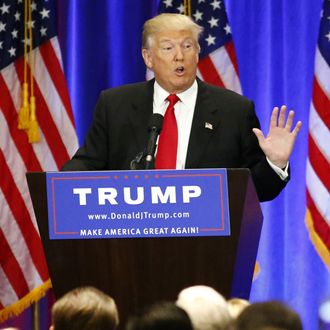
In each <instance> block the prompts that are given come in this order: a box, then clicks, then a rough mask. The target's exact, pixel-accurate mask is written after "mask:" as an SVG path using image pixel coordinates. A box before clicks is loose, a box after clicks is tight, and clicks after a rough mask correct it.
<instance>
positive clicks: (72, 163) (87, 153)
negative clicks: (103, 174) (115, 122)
mask: <svg viewBox="0 0 330 330" xmlns="http://www.w3.org/2000/svg"><path fill="white" fill-rule="evenodd" d="M106 116H107V105H106V101H105V95H104V92H102V93H101V95H100V98H99V100H98V102H97V105H96V109H95V112H94V118H93V123H92V126H91V128H90V130H89V132H88V134H87V136H86V139H85V142H84V145H83V146H82V147H81V148H79V149H78V151H77V152H76V154H75V155H74V156H73V157H72V159H71V160H69V161H68V162H67V163H65V164H64V166H63V167H62V169H61V170H62V171H93V170H94V171H96V170H104V169H105V168H106V163H107V152H108V150H107V146H108V143H107V142H108V141H107V139H108V136H107V133H106V123H107V118H106Z"/></svg>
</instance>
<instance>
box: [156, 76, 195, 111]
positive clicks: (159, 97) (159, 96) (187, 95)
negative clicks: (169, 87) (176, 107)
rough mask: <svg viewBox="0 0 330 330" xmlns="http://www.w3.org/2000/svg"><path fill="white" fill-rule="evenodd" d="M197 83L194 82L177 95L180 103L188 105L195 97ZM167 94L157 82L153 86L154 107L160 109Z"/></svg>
mask: <svg viewBox="0 0 330 330" xmlns="http://www.w3.org/2000/svg"><path fill="white" fill-rule="evenodd" d="M197 89H198V85H197V81H196V79H195V80H194V83H193V84H192V85H191V86H190V87H189V88H188V89H187V90H185V91H184V92H182V93H179V94H177V96H178V97H179V98H180V101H181V102H182V103H184V104H189V103H190V102H189V101H190V100H191V99H193V97H194V96H196V95H197ZM168 95H169V92H167V91H166V90H165V89H164V88H163V87H161V86H160V85H159V84H158V82H157V81H155V84H154V104H155V105H156V107H160V106H161V105H162V104H163V103H164V102H165V100H166V98H167V97H168Z"/></svg>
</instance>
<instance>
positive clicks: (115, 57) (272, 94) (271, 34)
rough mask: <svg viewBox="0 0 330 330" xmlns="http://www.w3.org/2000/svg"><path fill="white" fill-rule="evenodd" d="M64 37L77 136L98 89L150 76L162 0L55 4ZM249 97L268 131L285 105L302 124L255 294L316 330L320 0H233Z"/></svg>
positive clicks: (327, 288) (326, 286)
mask: <svg viewBox="0 0 330 330" xmlns="http://www.w3.org/2000/svg"><path fill="white" fill-rule="evenodd" d="M57 1H58V4H59V36H60V41H61V45H62V50H63V59H64V67H65V72H66V77H67V81H68V85H69V92H70V95H71V101H72V106H73V110H74V115H75V119H76V126H77V131H78V136H79V141H80V143H82V141H83V137H84V136H85V134H86V131H87V129H88V127H89V125H90V123H91V119H92V113H93V109H94V105H95V103H96V100H97V96H98V94H99V92H100V90H102V89H104V88H108V87H113V86H117V85H121V84H124V83H130V82H135V81H141V80H144V79H145V68H144V65H143V62H142V59H141V55H140V45H141V30H142V24H143V22H144V21H145V20H146V19H148V18H149V17H151V16H153V15H154V14H155V13H156V12H157V2H158V1H157V0H143V1H136V0H98V1H86V0H79V1H78V0H57ZM225 2H226V6H227V13H228V16H229V21H230V23H231V26H232V32H233V38H234V43H235V47H236V52H237V57H238V63H239V71H240V78H241V82H242V87H243V91H244V95H245V96H247V97H249V98H251V99H253V100H254V101H255V104H256V110H257V113H258V116H259V118H260V121H261V125H262V127H263V130H264V132H266V133H267V131H268V122H269V118H270V113H271V110H272V107H273V106H275V105H282V104H287V105H288V107H289V108H290V109H294V110H295V111H296V117H297V118H299V119H301V120H302V121H303V124H304V126H303V129H302V132H301V133H300V135H299V137H298V140H297V143H296V146H295V149H294V152H293V155H292V157H291V169H292V180H291V182H290V183H289V185H288V186H287V188H286V189H285V191H283V192H282V194H281V195H280V196H279V197H278V198H277V199H276V200H274V201H272V202H268V203H264V204H263V205H262V208H263V212H264V226H263V230H262V237H261V242H260V248H259V254H258V261H259V264H260V267H261V273H260V274H259V277H258V278H257V280H256V281H255V282H254V283H253V286H252V292H251V300H252V301H257V300H268V299H280V300H284V301H285V302H287V303H288V304H289V305H291V306H292V307H293V308H295V309H296V310H297V311H298V312H299V313H300V315H301V316H302V318H303V322H304V325H305V329H309V330H313V329H317V309H318V306H319V304H320V303H321V302H322V301H323V300H324V299H325V298H328V297H329V296H330V281H329V273H328V271H327V270H326V268H325V266H324V265H323V263H322V262H321V261H320V259H319V257H318V256H317V255H316V253H315V251H314V248H313V246H312V244H311V243H310V241H309V238H308V233H307V230H306V228H305V223H304V218H305V165H306V157H307V133H308V113H309V105H310V101H311V91H312V77H313V68H314V54H315V47H316V40H317V35H318V27H319V20H320V10H321V5H322V0H313V1H311V0H290V1H287V0H259V1H257V0H254V1H252V0H235V1H234V0H227V1H225Z"/></svg>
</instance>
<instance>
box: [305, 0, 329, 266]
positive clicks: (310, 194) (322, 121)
mask: <svg viewBox="0 0 330 330" xmlns="http://www.w3.org/2000/svg"><path fill="white" fill-rule="evenodd" d="M306 173H307V177H306V185H307V193H306V199H307V214H306V224H307V227H308V229H309V233H310V237H311V240H312V242H313V243H314V246H315V248H316V250H317V251H318V253H319V255H320V256H321V257H322V259H323V260H324V262H325V263H326V265H327V266H328V268H330V0H324V3H323V10H322V13H321V22H320V32H319V38H318V43H317V47H316V55H315V73H314V82H313V96H312V103H311V107H310V117H309V134H308V160H307V169H306Z"/></svg>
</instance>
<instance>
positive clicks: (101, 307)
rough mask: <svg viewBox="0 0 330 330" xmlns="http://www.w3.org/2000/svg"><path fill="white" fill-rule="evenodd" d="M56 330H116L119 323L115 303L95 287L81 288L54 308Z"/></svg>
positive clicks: (66, 295)
mask: <svg viewBox="0 0 330 330" xmlns="http://www.w3.org/2000/svg"><path fill="white" fill-rule="evenodd" d="M52 320H53V325H52V327H51V328H50V329H54V330H78V329H79V330H114V329H116V327H117V325H118V323H119V317H118V310H117V306H116V303H115V301H114V300H113V299H112V298H111V297H110V296H108V295H107V294H105V293H103V292H102V291H100V290H98V289H96V288H94V287H80V288H76V289H74V290H71V291H69V292H68V293H66V294H65V295H64V296H63V297H61V298H60V299H59V300H58V301H56V303H55V304H54V305H53V308H52Z"/></svg>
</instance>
